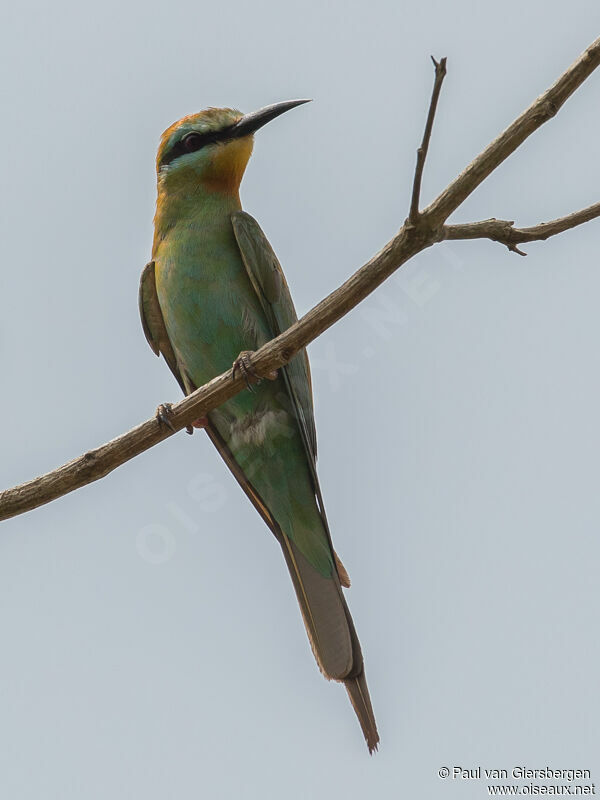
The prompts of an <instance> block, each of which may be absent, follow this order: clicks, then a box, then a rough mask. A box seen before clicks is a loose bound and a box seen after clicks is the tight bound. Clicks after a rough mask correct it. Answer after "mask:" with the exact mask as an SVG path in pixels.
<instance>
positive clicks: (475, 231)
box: [0, 39, 600, 520]
mask: <svg viewBox="0 0 600 800" xmlns="http://www.w3.org/2000/svg"><path fill="white" fill-rule="evenodd" d="M599 64H600V39H597V40H596V41H595V42H594V43H593V44H592V45H591V46H590V47H589V48H588V49H587V50H586V51H585V53H584V54H583V55H582V56H581V57H580V58H579V59H577V61H575V63H574V64H572V65H571V66H570V67H569V68H568V69H567V70H566V72H565V73H564V74H563V75H562V76H561V77H560V78H559V79H558V81H557V82H556V83H555V84H554V86H552V87H551V88H550V89H548V91H547V92H545V93H544V94H543V95H542V96H541V97H540V98H538V100H536V101H535V103H533V104H532V105H531V106H530V107H529V109H528V110H527V111H525V112H524V113H523V114H521V116H520V117H519V118H518V119H517V120H516V121H515V122H514V123H513V124H512V125H511V126H510V127H509V128H507V129H506V131H504V133H502V134H500V136H499V137H498V138H497V139H495V140H494V142H492V143H491V144H490V145H489V146H488V147H487V148H486V149H485V150H484V151H483V152H482V153H481V154H480V155H479V156H477V158H475V159H474V161H473V162H472V163H471V164H470V165H469V166H468V167H467V168H466V169H465V170H464V171H463V172H462V173H461V174H460V175H459V176H458V177H457V178H456V179H455V180H454V181H453V182H452V183H451V184H450V186H449V187H448V188H447V189H445V190H444V191H443V192H442V193H441V194H440V195H439V197H438V198H437V199H436V200H434V202H433V203H431V205H430V206H428V208H426V209H425V210H424V211H423V212H421V213H420V214H418V223H419V224H417V225H415V224H414V223H411V222H410V220H408V221H407V222H406V223H405V224H404V225H403V226H402V228H401V229H400V231H399V232H398V234H397V235H396V236H395V237H394V238H393V239H392V240H391V241H390V242H388V244H386V245H385V247H384V248H383V249H382V250H380V251H379V253H377V254H376V255H375V256H373V258H372V259H371V260H370V261H369V262H368V263H367V264H365V265H364V266H363V267H361V268H360V269H359V270H358V271H357V272H355V273H354V275H352V276H351V277H350V278H348V280H347V281H346V282H345V283H343V284H342V285H341V286H340V287H339V288H338V289H336V290H335V291H334V292H332V293H331V294H330V295H329V296H328V297H326V298H325V299H324V300H322V301H321V302H320V303H318V304H317V305H316V306H315V307H314V308H313V309H312V310H311V311H309V312H308V313H307V314H306V315H305V316H304V317H302V319H301V320H300V321H299V322H297V323H296V324H295V325H292V327H291V328H288V329H287V330H286V331H284V332H283V333H282V334H281V335H280V336H278V337H277V338H276V339H273V340H272V341H270V342H268V343H267V344H265V345H264V346H263V347H261V348H260V350H257V351H256V353H255V354H254V355H253V357H252V366H253V369H254V370H255V372H256V373H257V374H258V375H261V376H266V375H268V374H269V373H270V372H273V371H274V370H276V369H279V368H281V367H282V366H283V365H284V364H286V363H288V362H289V361H290V359H291V358H293V356H294V355H295V354H296V353H297V352H298V351H299V350H301V349H302V348H303V347H305V346H306V345H307V344H309V343H310V342H312V341H313V339H316V338H317V336H319V335H320V334H321V333H323V332H324V331H326V330H327V329H328V328H330V327H331V326H332V325H333V324H334V323H335V322H337V321H338V320H339V319H340V318H341V317H343V316H345V315H346V314H347V313H348V312H349V311H351V310H352V309H353V308H354V307H355V306H356V305H358V303H360V302H361V301H362V300H364V299H365V298H366V297H367V296H368V295H369V294H371V292H373V291H374V290H375V289H376V288H377V287H378V286H379V285H380V284H381V283H382V282H383V281H384V280H385V279H386V278H388V277H389V276H390V275H391V274H392V273H393V272H395V271H396V270H397V269H398V268H399V267H400V266H402V264H404V263H405V262H406V261H408V260H409V259H411V258H412V257H413V256H414V255H416V254H417V253H419V252H420V251H421V250H424V249H425V248H427V247H430V246H431V245H433V244H435V243H436V242H439V241H441V240H442V239H444V238H478V236H479V235H486V236H487V233H485V234H484V233H483V231H484V226H485V225H486V224H487V226H488V230H491V229H490V227H489V226H490V223H492V222H493V223H495V224H496V238H498V235H499V234H502V233H503V231H504V235H505V236H508V234H507V233H506V230H507V229H506V226H507V225H508V227H509V228H510V227H511V226H512V223H505V222H502V221H499V222H498V221H497V220H496V221H490V220H488V221H487V222H480V223H471V225H470V226H469V225H466V226H465V225H463V226H453V225H448V226H445V225H444V224H443V223H444V222H445V220H446V219H447V217H448V215H449V214H450V213H451V212H452V211H454V210H455V209H456V208H457V207H458V206H459V205H460V204H461V203H462V202H463V200H464V199H465V198H466V197H468V196H469V194H471V192H472V191H474V189H475V188H476V187H477V186H478V185H479V184H480V183H481V182H482V180H484V179H485V178H486V177H487V175H489V174H490V173H491V172H492V171H493V170H494V169H495V168H496V167H497V166H498V164H500V163H501V162H502V161H503V160H504V159H505V158H507V157H508V156H509V155H510V154H511V153H512V152H513V151H514V150H515V149H516V148H517V147H518V146H519V145H520V144H521V143H522V142H523V141H525V139H526V138H527V137H528V136H530V135H531V133H533V131H535V130H537V128H539V127H540V125H542V124H543V123H544V122H546V121H547V120H548V119H550V118H551V117H552V116H553V115H554V114H555V113H556V111H557V110H558V109H559V108H560V106H561V105H562V104H563V103H564V102H565V100H566V99H567V98H568V97H569V96H570V95H571V94H572V93H573V92H574V91H575V89H577V87H578V86H580V85H581V84H582V83H583V82H584V81H585V80H586V78H587V77H589V75H590V74H591V73H592V71H593V70H594V69H595V68H596V67H597V66H598V65H599ZM440 65H441V62H440ZM418 196H419V192H418V189H417V192H416V197H417V204H418ZM597 210H598V204H597V205H596V206H590V207H589V208H588V209H584V210H583V211H579V212H576V214H573V215H570V217H564V218H562V219H561V220H555V221H554V222H550V223H544V224H543V225H538V226H536V227H535V228H524V229H522V230H521V232H520V234H519V235H523V234H526V238H525V239H518V241H532V240H534V239H539V238H541V239H543V238H547V237H548V236H553V235H555V234H556V233H560V232H561V231H562V230H567V229H568V228H571V227H574V225H580V224H582V223H583V222H586V221H587V220H589V219H593V218H594V217H595V216H598V213H597ZM567 220H568V221H569V222H567ZM502 226H504V228H502ZM492 227H493V226H492ZM458 232H462V234H463V235H462V236H461V237H458V236H456V234H457V233H458ZM469 233H470V235H468V234H469ZM511 235H512V234H511ZM491 238H493V237H491ZM499 240H500V239H499ZM511 243H512V241H511ZM243 389H245V383H244V378H243V377H242V376H241V375H238V376H237V377H234V376H233V374H232V370H228V371H227V372H225V373H223V374H222V375H219V376H218V377H216V378H213V380H212V381H210V382H209V383H207V384H206V385H205V386H202V387H200V388H199V389H198V390H197V391H195V392H194V393H193V394H191V395H189V396H188V397H185V398H184V399H183V400H181V401H180V402H179V403H176V404H174V405H173V407H172V412H173V413H172V415H170V417H169V419H170V421H171V423H172V425H173V428H174V429H175V431H178V430H181V429H182V428H184V427H185V426H186V425H188V424H190V423H191V422H192V421H193V420H195V419H198V418H199V417H203V416H206V414H207V413H208V412H209V411H211V410H212V409H214V408H216V407H217V406H219V405H221V404H222V403H224V402H225V401H226V400H228V399H229V398H231V397H233V396H234V395H236V394H238V393H239V392H240V391H242V390H243ZM171 435H173V432H172V431H171V430H169V429H168V428H166V427H165V426H164V425H160V424H159V423H158V422H157V420H156V419H155V418H152V419H149V420H147V421H146V422H143V423H142V424H141V425H138V426H137V427H136V428H134V429H133V430H131V431H129V432H128V433H125V434H122V435H121V436H119V437H117V438H116V439H113V440H112V441H111V442H108V443H107V444H104V445H102V446H101V447H98V448H96V449H95V450H90V451H89V452H88V453H85V454H84V455H82V456H80V457H79V458H76V459H75V460H73V461H70V462H69V463H68V464H65V465H63V466H62V467H59V468H58V469H56V470H54V471H52V472H49V473H47V474H46V475H43V476H41V477H39V478H35V479H34V480H32V481H29V482H27V483H24V484H22V485H20V486H16V487H14V488H13V489H7V490H5V491H4V492H2V493H0V520H1V519H8V518H9V517H14V516H16V515H17V514H22V513H24V512H25V511H29V510H31V509H33V508H37V507H38V506H41V505H43V504H44V503H48V502H50V501H51V500H54V499H55V498H57V497H61V496H62V495H64V494H67V493H68V492H71V491H73V490H74V489H78V488H79V487H81V486H84V485H85V484H87V483H92V481H95V480H98V479H99V478H102V477H104V476H105V475H107V474H108V473H109V472H111V471H112V470H114V469H115V468H116V467H118V466H120V465H121V464H124V463H125V462H126V461H129V460H130V459H132V458H134V457H135V456H137V455H139V454H140V453H142V452H144V451H145V450H148V449H149V448H150V447H152V446H153V445H155V444H157V443H158V442H160V441H162V440H163V439H166V438H167V437H169V436H171Z"/></svg>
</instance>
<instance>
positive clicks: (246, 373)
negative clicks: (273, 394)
mask: <svg viewBox="0 0 600 800" xmlns="http://www.w3.org/2000/svg"><path fill="white" fill-rule="evenodd" d="M253 355H254V351H253V350H242V352H241V353H240V354H239V356H238V357H237V358H236V360H235V361H234V362H233V377H234V378H235V377H236V375H237V373H238V371H239V372H240V374H241V375H242V376H243V378H244V381H245V382H246V386H247V387H248V389H249V390H250V391H251V392H253V391H254V389H253V388H252V384H253V383H260V382H261V380H262V378H261V376H260V375H259V374H258V373H257V372H256V370H255V369H254V366H253V365H252V356H253ZM264 377H265V378H266V379H267V380H269V381H274V380H276V378H277V370H276V369H273V370H271V372H268V373H267V374H266V375H265V376H264Z"/></svg>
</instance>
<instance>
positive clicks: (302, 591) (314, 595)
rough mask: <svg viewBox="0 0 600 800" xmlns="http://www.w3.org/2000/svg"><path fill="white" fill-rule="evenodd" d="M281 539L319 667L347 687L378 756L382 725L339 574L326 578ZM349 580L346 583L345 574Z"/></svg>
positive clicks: (326, 675)
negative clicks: (380, 726)
mask: <svg viewBox="0 0 600 800" xmlns="http://www.w3.org/2000/svg"><path fill="white" fill-rule="evenodd" d="M280 536H281V539H280V542H281V547H282V549H283V553H284V556H285V559H286V562H287V565H288V569H289V571H290V575H291V577H292V582H293V584H294V588H295V590H296V596H297V598H298V602H299V604H300V609H301V611H302V618H303V620H304V624H305V626H306V631H307V633H308V638H309V641H310V644H311V647H312V651H313V653H314V656H315V659H316V661H317V664H318V665H319V668H320V670H321V672H322V673H323V675H324V676H325V677H326V678H328V679H333V680H337V681H340V682H341V683H343V684H344V686H345V687H346V691H347V692H348V696H349V697H350V701H351V703H352V706H353V708H354V711H355V712H356V716H357V717H358V721H359V723H360V726H361V728H362V731H363V734H364V737H365V740H366V742H367V747H368V748H369V753H373V751H374V750H377V744H378V742H379V734H378V732H377V723H376V721H375V715H374V713H373V707H372V706H371V698H370V697H369V690H368V688H367V681H366V678H365V670H364V663H363V657H362V652H361V649H360V643H359V641H358V636H357V635H356V631H355V629H354V623H353V621H352V617H351V616H350V611H349V609H348V606H347V605H346V601H345V599H344V597H343V595H342V588H341V584H340V579H339V576H338V573H337V571H336V570H333V574H332V575H331V576H330V577H324V576H323V575H321V574H320V573H319V572H317V570H316V569H315V568H314V567H313V566H312V564H310V563H309V562H308V561H307V560H306V559H305V558H304V556H303V555H302V553H301V552H300V551H299V550H298V548H297V547H296V546H295V545H294V543H293V542H292V541H291V540H290V539H289V538H288V537H287V536H285V534H280ZM336 561H337V559H336ZM342 569H343V568H342ZM344 577H345V579H347V575H346V574H345V570H344Z"/></svg>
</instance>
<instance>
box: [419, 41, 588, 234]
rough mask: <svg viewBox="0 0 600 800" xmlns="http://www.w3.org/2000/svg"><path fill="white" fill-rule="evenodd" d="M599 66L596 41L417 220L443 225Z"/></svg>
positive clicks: (550, 117)
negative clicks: (421, 218)
mask: <svg viewBox="0 0 600 800" xmlns="http://www.w3.org/2000/svg"><path fill="white" fill-rule="evenodd" d="M599 64H600V37H599V38H598V39H596V41H594V42H592V44H591V45H590V46H589V47H588V48H587V50H585V51H584V52H583V53H582V54H581V56H580V57H579V58H578V59H577V61H575V62H574V63H573V64H571V66H570V67H569V69H567V70H566V71H565V72H563V74H562V75H561V76H560V78H559V79H558V80H557V81H556V82H555V83H554V84H553V85H552V86H551V87H550V88H549V89H547V90H546V91H545V92H544V93H543V94H541V95H540V96H539V97H538V98H537V100H535V101H534V102H533V103H532V104H531V105H530V106H529V108H527V109H526V110H525V111H523V113H522V114H521V115H520V116H519V117H517V119H516V120H515V121H514V122H513V123H512V124H511V125H509V126H508V128H506V130H504V131H503V132H502V133H501V134H500V135H499V136H498V137H497V138H496V139H494V141H493V142H491V143H490V144H489V145H488V146H487V147H486V148H485V150H483V151H482V152H481V153H480V154H479V155H478V156H477V157H476V158H474V159H473V161H471V163H470V164H469V165H468V166H467V167H466V168H465V169H464V170H463V171H462V172H461V173H460V175H459V176H458V177H457V178H455V179H454V180H453V181H452V183H451V184H450V185H449V186H447V187H446V189H444V191H443V192H442V193H441V194H440V195H439V197H437V198H436V199H435V200H434V201H433V203H431V204H430V205H429V206H428V207H427V208H426V209H425V210H424V211H423V212H422V214H421V216H422V217H425V216H426V217H427V218H428V222H429V224H430V225H431V226H432V227H436V226H437V225H441V224H442V223H444V222H446V220H447V219H448V217H449V216H450V214H452V212H453V211H456V209H457V208H458V207H459V206H460V205H462V203H464V201H465V200H466V199H467V197H468V196H469V195H470V194H472V193H473V192H474V191H475V189H476V188H477V187H478V186H479V185H480V183H482V181H484V180H485V179H486V178H487V177H488V175H490V174H491V173H492V172H493V171H494V170H495V169H496V168H497V167H498V166H499V165H500V164H501V163H502V162H503V161H505V160H506V159H507V158H508V157H509V156H510V155H511V154H512V153H514V151H515V150H516V149H517V148H518V147H519V146H520V145H521V144H523V142H524V141H525V139H527V138H528V137H529V136H531V134H532V133H534V131H536V130H537V129H538V128H540V127H541V126H542V125H543V124H544V123H545V122H548V120H550V119H552V117H554V116H555V115H556V114H557V112H558V111H559V110H560V108H561V107H562V106H563V104H564V103H565V102H566V100H568V98H569V97H570V96H571V95H572V94H573V92H574V91H575V90H576V89H577V88H579V86H581V84H582V83H583V82H584V81H585V80H586V78H589V76H590V75H591V74H592V72H593V71H594V70H595V69H596V67H597V66H598V65H599Z"/></svg>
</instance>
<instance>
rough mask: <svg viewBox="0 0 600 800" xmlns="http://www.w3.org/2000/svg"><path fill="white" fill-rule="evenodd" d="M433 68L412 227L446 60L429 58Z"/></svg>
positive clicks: (416, 180)
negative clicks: (432, 80) (433, 77)
mask: <svg viewBox="0 0 600 800" xmlns="http://www.w3.org/2000/svg"><path fill="white" fill-rule="evenodd" d="M431 60H432V61H433V66H434V67H435V79H434V82H433V91H432V92H431V100H430V101H429V111H428V113H427V122H426V123H425V130H424V131H423V141H422V142H421V146H420V147H419V149H418V150H417V166H416V168H415V177H414V181H413V189H412V198H411V201H410V213H409V215H408V219H409V220H410V222H412V223H413V225H414V224H415V223H416V222H417V220H418V218H419V204H420V200H421V181H422V180H423V169H424V167H425V159H426V158H427V151H428V150H429V142H430V140H431V131H432V130H433V121H434V119H435V111H436V109H437V104H438V100H439V97H440V91H441V89H442V83H443V82H444V78H445V77H446V58H442V59H440V60H439V61H436V60H435V58H434V57H433V56H431Z"/></svg>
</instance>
